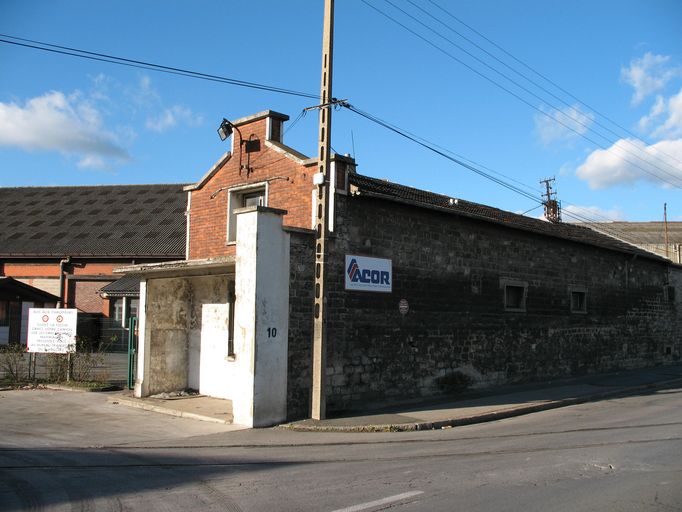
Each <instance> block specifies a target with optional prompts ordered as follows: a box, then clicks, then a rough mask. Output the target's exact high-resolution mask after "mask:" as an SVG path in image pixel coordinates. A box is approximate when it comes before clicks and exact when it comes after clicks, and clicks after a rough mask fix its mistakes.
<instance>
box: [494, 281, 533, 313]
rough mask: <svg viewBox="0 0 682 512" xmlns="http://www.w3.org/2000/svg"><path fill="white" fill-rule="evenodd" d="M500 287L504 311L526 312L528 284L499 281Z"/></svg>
mask: <svg viewBox="0 0 682 512" xmlns="http://www.w3.org/2000/svg"><path fill="white" fill-rule="evenodd" d="M500 287H501V288H502V289H503V290H504V309H505V310H506V311H525V310H526V295H527V293H526V290H527V289H528V283H524V282H522V281H511V280H508V279H500Z"/></svg>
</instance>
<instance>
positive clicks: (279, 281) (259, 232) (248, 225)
mask: <svg viewBox="0 0 682 512" xmlns="http://www.w3.org/2000/svg"><path fill="white" fill-rule="evenodd" d="M235 213H236V214H237V254H236V266H235V295H236V300H235V312H234V316H235V319H234V320H235V321H234V351H235V361H234V363H233V364H236V365H238V366H239V372H238V374H239V375H240V379H239V384H238V386H239V387H240V388H241V389H239V390H235V391H236V392H234V393H233V400H232V411H233V415H234V422H235V423H239V424H242V425H247V426H252V427H265V426H270V425H274V424H277V423H281V422H283V421H285V420H286V416H287V355H288V343H289V340H288V331H289V234H288V233H286V232H285V231H284V230H283V229H282V217H283V215H284V214H285V213H286V211H284V210H277V209H274V208H267V207H263V206H252V207H248V208H243V209H240V210H237V211H236V212H235Z"/></svg>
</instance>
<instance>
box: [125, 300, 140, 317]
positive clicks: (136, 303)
mask: <svg viewBox="0 0 682 512" xmlns="http://www.w3.org/2000/svg"><path fill="white" fill-rule="evenodd" d="M129 304H130V311H129V312H128V318H130V317H133V316H137V313H138V310H139V309H140V299H130V302H129Z"/></svg>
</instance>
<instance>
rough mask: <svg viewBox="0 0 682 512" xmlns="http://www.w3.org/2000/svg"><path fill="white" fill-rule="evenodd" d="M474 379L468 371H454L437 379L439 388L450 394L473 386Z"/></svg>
mask: <svg viewBox="0 0 682 512" xmlns="http://www.w3.org/2000/svg"><path fill="white" fill-rule="evenodd" d="M472 382H473V379H472V378H471V377H470V376H469V375H467V374H466V373H462V372H460V371H454V372H452V373H448V374H446V375H443V376H441V377H438V378H437V379H436V385H437V386H438V388H439V389H440V390H441V391H443V392H445V393H448V394H455V393H459V392H460V391H464V390H465V389H467V388H468V387H469V386H471V384H472Z"/></svg>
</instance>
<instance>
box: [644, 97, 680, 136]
mask: <svg viewBox="0 0 682 512" xmlns="http://www.w3.org/2000/svg"><path fill="white" fill-rule="evenodd" d="M661 102H662V103H663V105H660V106H659V105H654V109H655V108H656V107H659V108H660V112H658V115H657V117H658V116H661V115H664V116H665V117H666V118H665V121H663V123H662V124H660V125H659V126H658V127H656V128H655V129H654V130H653V131H652V133H651V135H653V136H654V137H669V138H670V137H680V136H682V89H680V91H679V92H678V93H677V94H676V95H674V96H671V97H670V98H668V101H667V102H663V101H662V100H661Z"/></svg>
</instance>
